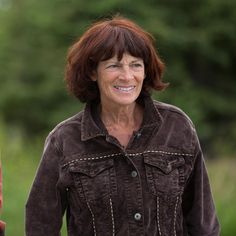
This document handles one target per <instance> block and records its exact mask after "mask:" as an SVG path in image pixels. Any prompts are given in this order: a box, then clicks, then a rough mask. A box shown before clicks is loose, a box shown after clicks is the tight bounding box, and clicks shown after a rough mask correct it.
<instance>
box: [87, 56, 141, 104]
mask: <svg viewBox="0 0 236 236" xmlns="http://www.w3.org/2000/svg"><path fill="white" fill-rule="evenodd" d="M144 77H145V68H144V63H143V59H141V58H137V57H133V56H131V55H130V54H127V53H124V54H123V57H122V59H121V61H118V59H117V56H114V57H112V58H110V59H108V60H106V61H101V62H99V64H98V67H97V71H96V73H95V75H94V76H93V78H92V79H93V80H94V81H97V83H98V87H99V90H100V98H101V103H102V105H106V106H114V105H120V106H124V105H130V104H133V103H134V102H135V100H136V99H137V98H138V96H139V94H140V92H141V89H142V85H143V80H144Z"/></svg>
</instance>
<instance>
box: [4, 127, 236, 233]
mask: <svg viewBox="0 0 236 236" xmlns="http://www.w3.org/2000/svg"><path fill="white" fill-rule="evenodd" d="M0 130H1V132H0V144H1V159H2V165H3V181H4V182H3V194H4V208H3V212H2V216H1V219H2V220H4V221H5V222H6V223H7V226H6V235H9V236H13V235H17V236H23V235H24V211H25V209H24V208H25V202H26V199H27V196H28V193H29V190H30V187H31V184H32V181H33V178H34V175H35V172H36V169H37V166H38V163H39V160H40V156H41V152H42V148H43V142H44V140H43V139H42V138H41V139H38V140H31V141H30V142H26V141H23V140H25V139H24V138H22V136H21V135H20V132H19V133H18V132H15V131H14V132H12V133H11V132H9V130H8V133H6V130H5V129H4V127H2V126H0ZM235 166H236V157H235V158H221V159H217V160H211V161H207V167H208V172H209V177H210V181H211V186H212V191H213V195H214V199H215V203H216V208H217V212H218V216H219V219H220V223H221V227H222V233H221V235H222V236H232V235H236V224H235V218H236V184H235V183H236V171H235ZM62 235H64V236H65V235H66V231H65V227H64V228H63V230H62Z"/></svg>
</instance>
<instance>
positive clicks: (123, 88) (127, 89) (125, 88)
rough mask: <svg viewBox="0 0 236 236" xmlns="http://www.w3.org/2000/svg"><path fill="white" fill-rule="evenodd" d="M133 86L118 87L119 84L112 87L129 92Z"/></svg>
mask: <svg viewBox="0 0 236 236" xmlns="http://www.w3.org/2000/svg"><path fill="white" fill-rule="evenodd" d="M134 87H135V86H130V87H119V86H114V88H116V89H119V90H120V91H124V92H129V91H131V90H132V89H134Z"/></svg>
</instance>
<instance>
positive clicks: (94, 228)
mask: <svg viewBox="0 0 236 236" xmlns="http://www.w3.org/2000/svg"><path fill="white" fill-rule="evenodd" d="M87 206H88V209H89V211H90V213H91V215H92V221H93V233H94V236H96V235H97V234H96V226H95V216H94V214H93V212H92V209H91V207H90V205H89V203H88V202H87Z"/></svg>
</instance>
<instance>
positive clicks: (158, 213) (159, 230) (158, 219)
mask: <svg viewBox="0 0 236 236" xmlns="http://www.w3.org/2000/svg"><path fill="white" fill-rule="evenodd" d="M157 226H158V232H159V235H160V236H161V227H160V207H159V197H157Z"/></svg>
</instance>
